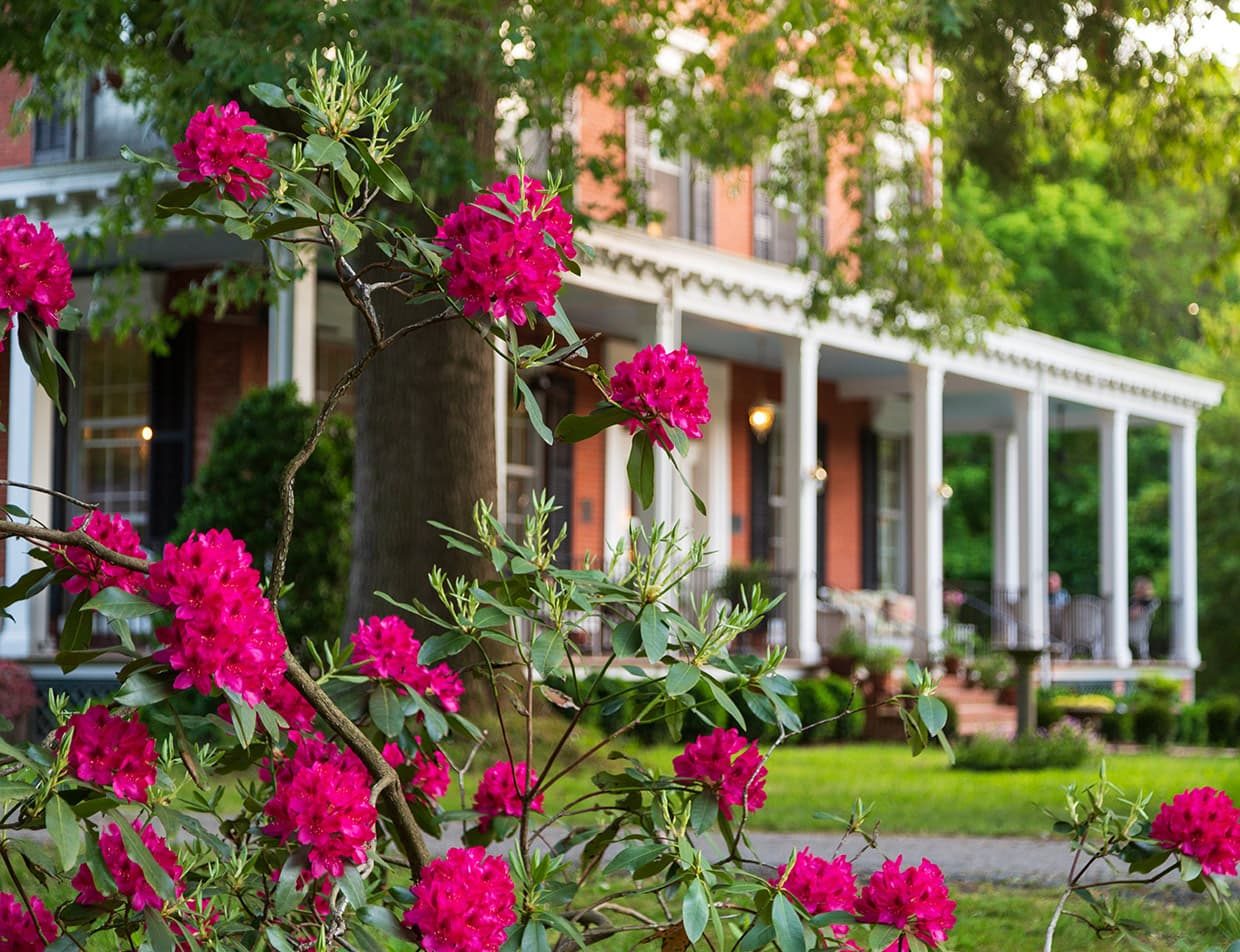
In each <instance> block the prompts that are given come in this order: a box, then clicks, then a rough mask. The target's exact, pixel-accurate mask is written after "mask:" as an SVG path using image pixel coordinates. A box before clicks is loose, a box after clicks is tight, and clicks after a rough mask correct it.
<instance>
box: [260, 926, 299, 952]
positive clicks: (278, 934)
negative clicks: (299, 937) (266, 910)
mask: <svg viewBox="0 0 1240 952" xmlns="http://www.w3.org/2000/svg"><path fill="white" fill-rule="evenodd" d="M263 937H264V938H265V939H266V940H267V941H268V942H270V943H271V947H272V948H273V949H275V950H276V952H298V949H299V948H300V946H299V945H298V944H295V943H294V942H293V940H292V939H290V938H289V937H288V935H287V934H286V933H285V931H284V930H283V929H281V928H280V927H279V926H268V927H267V928H266V930H264V932H263Z"/></svg>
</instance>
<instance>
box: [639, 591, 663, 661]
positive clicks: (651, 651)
mask: <svg viewBox="0 0 1240 952" xmlns="http://www.w3.org/2000/svg"><path fill="white" fill-rule="evenodd" d="M637 621H638V624H639V626H640V628H641V635H642V650H643V651H645V652H646V659H647V660H648V661H650V662H651V663H652V664H655V663H657V662H659V661H662V660H663V656H664V655H665V654H667V640H668V629H667V625H666V624H665V623H664V622H663V619H662V618H661V617H659V610H658V609H657V608H655V607H654V606H653V605H647V606H646V607H645V608H643V609H642V613H641V616H640V617H639V618H638V619H637Z"/></svg>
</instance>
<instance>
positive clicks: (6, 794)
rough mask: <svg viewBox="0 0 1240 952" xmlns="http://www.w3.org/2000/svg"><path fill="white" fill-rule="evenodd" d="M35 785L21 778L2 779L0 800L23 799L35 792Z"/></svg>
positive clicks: (0, 782)
mask: <svg viewBox="0 0 1240 952" xmlns="http://www.w3.org/2000/svg"><path fill="white" fill-rule="evenodd" d="M34 789H35V788H34V786H33V785H31V784H28V783H23V782H22V781H21V780H0V802H6V801H9V800H22V799H24V798H26V797H28V796H30V795H31V794H32V793H34Z"/></svg>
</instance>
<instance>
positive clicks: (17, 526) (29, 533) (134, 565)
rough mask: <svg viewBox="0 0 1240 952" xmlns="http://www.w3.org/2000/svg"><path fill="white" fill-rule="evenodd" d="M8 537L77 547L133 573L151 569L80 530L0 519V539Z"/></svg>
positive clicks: (144, 561)
mask: <svg viewBox="0 0 1240 952" xmlns="http://www.w3.org/2000/svg"><path fill="white" fill-rule="evenodd" d="M9 536H19V537H21V538H23V539H32V540H34V541H36V542H46V543H48V544H50V545H60V546H70V545H73V546H79V547H81V548H83V549H86V550H87V551H88V552H90V554H91V555H94V556H98V557H99V558H100V559H102V560H103V561H105V562H108V563H110V564H111V565H119V566H120V567H121V568H124V569H132V570H133V571H135V572H146V571H149V570H150V567H151V563H150V562H149V561H147V560H146V559H140V558H137V557H136V556H132V555H125V554H123V553H121V552H117V551H116V550H114V549H109V548H108V547H107V546H106V545H103V544H102V543H101V542H99V541H98V540H97V539H93V538H91V537H90V536H88V535H87V534H86V533H85V532H83V531H82V530H81V529H73V530H64V529H49V528H47V527H46V526H36V525H31V524H29V523H25V522H14V521H13V520H12V519H0V539H7V538H8V537H9Z"/></svg>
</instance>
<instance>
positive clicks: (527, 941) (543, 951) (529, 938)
mask: <svg viewBox="0 0 1240 952" xmlns="http://www.w3.org/2000/svg"><path fill="white" fill-rule="evenodd" d="M521 952H551V945H550V943H548V942H547V927H546V926H544V925H543V924H542V923H541V922H527V923H526V924H525V928H524V929H522V930H521Z"/></svg>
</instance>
